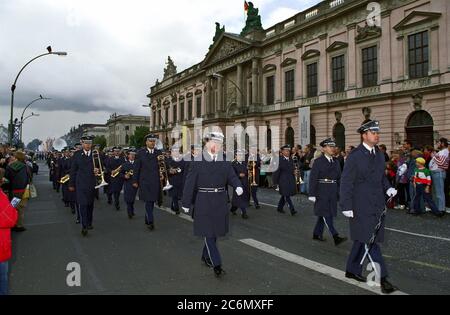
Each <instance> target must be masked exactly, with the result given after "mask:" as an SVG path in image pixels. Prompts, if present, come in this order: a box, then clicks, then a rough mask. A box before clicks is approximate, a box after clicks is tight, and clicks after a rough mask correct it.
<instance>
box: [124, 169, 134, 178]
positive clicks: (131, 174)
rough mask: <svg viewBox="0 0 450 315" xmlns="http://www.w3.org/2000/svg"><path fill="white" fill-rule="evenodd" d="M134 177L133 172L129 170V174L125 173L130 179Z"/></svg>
mask: <svg viewBox="0 0 450 315" xmlns="http://www.w3.org/2000/svg"><path fill="white" fill-rule="evenodd" d="M133 175H134V171H133V170H129V171H128V172H125V176H129V177H130V178H131V177H133Z"/></svg>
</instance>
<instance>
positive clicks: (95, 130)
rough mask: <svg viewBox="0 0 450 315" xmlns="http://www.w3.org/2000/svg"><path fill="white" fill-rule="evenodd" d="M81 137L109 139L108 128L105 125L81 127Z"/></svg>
mask: <svg viewBox="0 0 450 315" xmlns="http://www.w3.org/2000/svg"><path fill="white" fill-rule="evenodd" d="M82 127H83V136H88V135H89V136H94V137H101V136H104V137H105V138H106V139H108V137H109V128H108V126H106V125H83V126H82Z"/></svg>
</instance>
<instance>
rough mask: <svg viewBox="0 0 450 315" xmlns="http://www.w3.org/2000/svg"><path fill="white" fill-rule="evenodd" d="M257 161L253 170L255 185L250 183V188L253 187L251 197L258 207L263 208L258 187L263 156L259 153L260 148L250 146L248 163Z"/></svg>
mask: <svg viewBox="0 0 450 315" xmlns="http://www.w3.org/2000/svg"><path fill="white" fill-rule="evenodd" d="M250 162H252V163H255V165H254V168H253V169H252V170H251V172H253V173H254V174H252V176H254V182H255V185H252V183H250V189H251V197H252V199H253V203H254V205H255V208H256V209H259V208H261V207H260V206H259V201H258V196H257V194H258V187H259V179H260V178H259V175H260V172H261V157H260V155H259V154H258V150H257V148H256V147H253V148H250V152H249V154H248V156H247V164H248V163H250Z"/></svg>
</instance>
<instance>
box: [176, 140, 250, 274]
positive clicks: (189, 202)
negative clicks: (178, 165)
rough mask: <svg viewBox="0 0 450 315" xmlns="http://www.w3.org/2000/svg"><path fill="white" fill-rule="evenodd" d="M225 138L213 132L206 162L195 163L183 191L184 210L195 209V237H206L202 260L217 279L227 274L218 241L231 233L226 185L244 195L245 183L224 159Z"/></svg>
mask: <svg viewBox="0 0 450 315" xmlns="http://www.w3.org/2000/svg"><path fill="white" fill-rule="evenodd" d="M223 140H224V136H223V134H222V133H219V132H211V133H209V134H208V135H207V137H206V139H205V141H206V145H205V150H204V152H203V160H202V161H198V162H197V161H196V162H192V163H191V165H190V170H189V172H188V175H187V178H186V183H185V185H184V190H183V202H182V204H183V211H185V212H187V213H188V212H189V211H190V210H189V209H190V208H191V207H192V206H193V207H194V208H195V212H194V235H196V236H199V237H201V238H203V241H204V247H203V254H202V261H203V262H204V263H205V264H207V265H208V266H210V267H212V268H213V269H214V274H215V276H216V277H221V276H222V275H223V274H224V271H223V269H222V259H221V256H220V253H219V249H218V248H217V238H218V237H223V236H225V235H226V234H227V233H228V229H229V216H230V211H229V209H228V206H227V195H226V194H227V193H226V188H225V187H226V186H227V185H230V186H233V188H234V189H235V191H236V193H237V195H238V196H241V195H242V194H243V193H244V190H243V188H242V184H241V182H240V181H239V179H238V177H237V176H236V174H235V172H234V170H233V167H232V166H231V163H230V162H227V161H224V159H223V153H222V148H223Z"/></svg>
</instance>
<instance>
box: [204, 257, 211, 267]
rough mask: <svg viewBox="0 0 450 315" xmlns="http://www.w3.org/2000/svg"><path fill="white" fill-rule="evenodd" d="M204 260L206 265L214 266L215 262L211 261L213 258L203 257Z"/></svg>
mask: <svg viewBox="0 0 450 315" xmlns="http://www.w3.org/2000/svg"><path fill="white" fill-rule="evenodd" d="M202 262H203V263H204V264H205V266H206V267H209V268H212V267H213V263H212V261H211V259H209V257H206V258H205V257H202Z"/></svg>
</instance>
